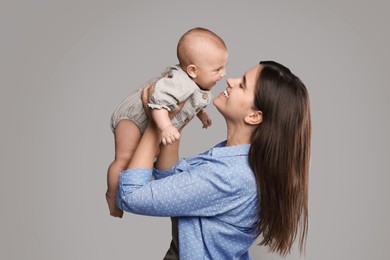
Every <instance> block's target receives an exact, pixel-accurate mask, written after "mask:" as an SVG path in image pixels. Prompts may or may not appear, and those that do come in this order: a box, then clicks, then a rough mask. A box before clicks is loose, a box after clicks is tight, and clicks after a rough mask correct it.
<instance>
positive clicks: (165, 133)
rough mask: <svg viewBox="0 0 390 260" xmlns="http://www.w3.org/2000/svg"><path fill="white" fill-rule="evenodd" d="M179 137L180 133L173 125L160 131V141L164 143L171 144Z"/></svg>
mask: <svg viewBox="0 0 390 260" xmlns="http://www.w3.org/2000/svg"><path fill="white" fill-rule="evenodd" d="M179 139H180V133H179V131H178V130H177V129H176V127H174V126H173V125H170V126H168V127H165V128H164V129H163V130H162V133H161V141H162V143H163V144H164V145H167V144H172V143H173V142H174V141H176V140H179Z"/></svg>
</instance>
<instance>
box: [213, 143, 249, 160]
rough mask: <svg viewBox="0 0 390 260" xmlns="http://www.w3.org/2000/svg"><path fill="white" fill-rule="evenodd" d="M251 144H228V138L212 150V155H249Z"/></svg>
mask: <svg viewBox="0 0 390 260" xmlns="http://www.w3.org/2000/svg"><path fill="white" fill-rule="evenodd" d="M250 146H251V145H250V144H241V145H233V146H226V140H225V141H223V142H220V143H219V144H217V145H216V146H214V147H213V148H212V149H211V150H210V155H211V156H213V157H229V156H238V155H245V156H246V155H248V153H249V148H250Z"/></svg>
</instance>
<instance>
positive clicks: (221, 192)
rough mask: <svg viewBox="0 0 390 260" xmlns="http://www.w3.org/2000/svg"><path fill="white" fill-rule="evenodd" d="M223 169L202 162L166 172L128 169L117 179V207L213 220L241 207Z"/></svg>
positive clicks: (236, 193) (236, 192)
mask: <svg viewBox="0 0 390 260" xmlns="http://www.w3.org/2000/svg"><path fill="white" fill-rule="evenodd" d="M216 168H219V169H222V170H223V171H228V169H227V168H226V165H222V164H219V163H218V162H210V161H203V162H200V163H198V164H196V165H190V164H188V162H186V161H185V160H181V161H180V162H179V163H178V164H177V165H176V166H175V167H173V168H172V169H170V170H168V171H158V170H157V171H156V170H155V171H154V175H155V178H156V179H155V180H152V170H151V169H129V170H126V171H124V172H122V174H121V175H120V180H119V189H118V196H117V200H118V201H117V204H118V207H119V208H121V209H122V210H124V211H128V212H132V213H135V214H141V215H149V216H215V215H217V214H220V213H222V212H225V211H227V210H229V209H230V208H231V207H234V206H237V205H236V204H239V203H242V201H240V200H239V199H238V198H239V197H240V194H239V192H238V189H239V187H237V186H236V185H234V184H233V183H232V182H231V179H230V176H226V175H220V174H217V173H216V172H215V169H216Z"/></svg>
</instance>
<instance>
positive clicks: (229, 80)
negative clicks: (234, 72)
mask: <svg viewBox="0 0 390 260" xmlns="http://www.w3.org/2000/svg"><path fill="white" fill-rule="evenodd" d="M237 80H238V79H236V78H228V79H226V83H227V84H228V86H229V87H231V88H232V87H234V85H235V84H236V82H237Z"/></svg>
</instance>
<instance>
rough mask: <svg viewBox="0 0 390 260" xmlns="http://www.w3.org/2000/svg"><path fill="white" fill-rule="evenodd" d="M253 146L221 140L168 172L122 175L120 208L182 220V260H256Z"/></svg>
mask: <svg viewBox="0 0 390 260" xmlns="http://www.w3.org/2000/svg"><path fill="white" fill-rule="evenodd" d="M249 147H250V145H249V144H244V145H237V146H226V141H225V142H222V143H220V144H218V145H216V146H215V147H213V148H212V149H210V150H208V151H206V152H205V153H203V154H200V155H198V156H194V157H191V158H187V159H182V160H180V161H179V162H178V163H177V164H176V165H175V166H174V167H172V168H171V169H169V170H166V171H162V170H157V169H154V170H153V175H154V178H153V177H152V170H151V169H141V168H136V169H128V170H126V171H124V172H122V173H121V176H120V180H119V189H118V195H117V204H118V206H119V207H120V208H121V209H123V210H125V211H128V212H132V213H135V214H141V215H150V216H177V217H179V254H180V259H184V260H186V259H223V260H227V259H251V258H250V256H249V253H248V249H249V247H250V246H251V245H252V243H253V242H254V239H255V237H256V234H257V233H258V229H257V224H258V220H259V219H258V217H257V201H258V197H257V187H256V180H255V177H254V175H253V172H252V170H251V168H250V167H249V164H248V151H249Z"/></svg>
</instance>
